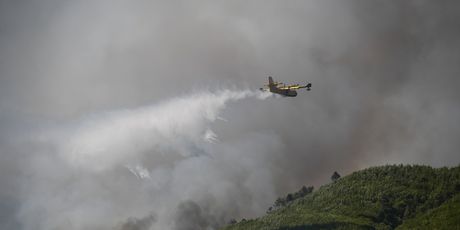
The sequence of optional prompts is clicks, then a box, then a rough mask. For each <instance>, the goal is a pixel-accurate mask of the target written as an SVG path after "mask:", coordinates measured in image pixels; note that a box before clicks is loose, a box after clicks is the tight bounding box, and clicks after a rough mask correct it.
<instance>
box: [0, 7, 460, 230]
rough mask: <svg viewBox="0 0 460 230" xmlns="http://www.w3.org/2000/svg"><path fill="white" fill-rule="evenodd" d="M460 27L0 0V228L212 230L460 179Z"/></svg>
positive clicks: (450, 12)
mask: <svg viewBox="0 0 460 230" xmlns="http://www.w3.org/2000/svg"><path fill="white" fill-rule="evenodd" d="M459 28H460V2H459V1H454V0H452V1H428V0H426V1H424V0H414V1H397V0H394V1H387V0H385V1H377V0H373V1H351V0H345V1H342V0H336V1H332V0H326V1H324V0H316V1H313V0H311V1H300V0H299V1H294V0H290V1H266V0H263V1H262V0H260V1H193V2H192V1H147V0H136V1H128V0H110V1H109V0H100V1H84V0H81V1H62V0H39V1H26V0H24V1H22V0H21V1H13V0H10V1H8V0H0V226H4V227H3V229H26V230H28V229H39V230H41V229H43V230H45V229H46V230H48V229H116V230H121V229H123V230H127V229H155V230H156V229H215V228H216V227H219V226H222V224H224V223H226V222H228V221H229V220H230V219H231V218H237V219H239V218H243V217H245V218H247V217H255V216H259V215H262V214H264V213H265V210H266V209H267V208H268V207H269V206H270V204H271V203H272V202H273V201H274V200H275V199H276V197H278V196H281V195H284V194H286V193H287V192H292V191H294V190H297V189H298V188H300V187H301V186H302V185H315V186H319V185H321V184H324V183H327V182H328V180H329V177H330V175H331V174H332V172H334V171H338V172H339V173H341V174H348V173H350V172H352V171H355V170H358V169H362V168H365V167H369V166H373V165H382V164H395V163H403V164H428V165H432V166H435V167H440V166H455V165H458V164H459V163H460V154H459V149H460V148H459V147H460V142H458V138H459V137H460V120H459V118H460V90H459V87H460V78H459V76H460V64H459V63H460V30H459ZM268 75H272V76H274V77H275V79H276V80H279V81H283V82H286V83H305V82H311V83H312V84H313V87H312V91H309V92H307V91H304V90H300V91H299V95H298V96H297V97H296V98H282V97H273V96H269V95H264V94H261V93H259V92H257V89H258V88H259V87H261V86H262V85H263V84H264V83H265V81H267V79H266V78H267V76H268Z"/></svg>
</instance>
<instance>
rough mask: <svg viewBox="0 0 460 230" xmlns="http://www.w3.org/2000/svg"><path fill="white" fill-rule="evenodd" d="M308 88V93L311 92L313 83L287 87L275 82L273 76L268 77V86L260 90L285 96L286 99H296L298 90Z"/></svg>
mask: <svg viewBox="0 0 460 230" xmlns="http://www.w3.org/2000/svg"><path fill="white" fill-rule="evenodd" d="M303 88H307V90H308V91H310V90H311V83H308V84H306V85H299V84H294V85H286V84H284V83H281V82H276V81H275V82H274V81H273V78H272V77H271V76H269V77H268V85H265V87H264V88H260V90H262V91H268V92H271V93H277V94H280V95H283V96H285V97H295V96H297V91H296V90H298V89H303Z"/></svg>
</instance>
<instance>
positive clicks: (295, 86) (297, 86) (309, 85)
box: [279, 83, 311, 89]
mask: <svg viewBox="0 0 460 230" xmlns="http://www.w3.org/2000/svg"><path fill="white" fill-rule="evenodd" d="M310 87H311V83H308V84H307V85H299V84H295V85H287V86H283V87H279V89H303V88H308V89H310Z"/></svg>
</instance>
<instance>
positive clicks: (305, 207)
mask: <svg viewBox="0 0 460 230" xmlns="http://www.w3.org/2000/svg"><path fill="white" fill-rule="evenodd" d="M458 194H460V166H457V167H453V168H446V167H444V168H431V167H429V166H410V165H408V166H403V165H393V166H380V167H373V168H369V169H365V170H362V171H358V172H354V173H352V174H351V175H348V176H346V177H343V178H341V179H339V180H337V181H336V182H333V183H330V184H327V185H324V186H322V187H321V188H319V189H318V190H317V191H315V192H313V193H310V194H308V195H306V196H305V197H303V198H299V199H296V200H293V201H291V202H290V203H288V204H286V205H285V206H284V207H281V208H278V209H276V210H274V211H271V212H269V213H268V214H267V215H266V216H263V217H260V218H257V219H254V220H248V221H241V222H239V223H237V224H232V225H230V226H227V227H226V228H224V229H225V230H239V229H267V230H268V229H331V228H332V229H394V228H396V227H398V226H400V227H401V228H412V229H413V228H414V227H417V226H419V225H420V226H421V224H422V223H423V222H421V221H420V220H421V219H427V218H428V219H429V221H430V223H433V224H434V226H436V225H439V226H438V228H442V226H443V225H450V227H452V225H455V226H456V227H460V226H459V221H457V220H456V218H455V216H458V214H456V213H458V212H459V210H458V208H459V198H458V197H459V195H458ZM443 218H447V219H449V220H451V221H450V222H445V221H442V220H443Z"/></svg>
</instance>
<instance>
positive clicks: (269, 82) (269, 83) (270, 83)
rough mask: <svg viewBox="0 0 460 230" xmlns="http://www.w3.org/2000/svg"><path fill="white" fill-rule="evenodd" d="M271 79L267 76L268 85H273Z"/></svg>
mask: <svg viewBox="0 0 460 230" xmlns="http://www.w3.org/2000/svg"><path fill="white" fill-rule="evenodd" d="M273 84H274V83H273V78H272V77H271V76H268V85H273Z"/></svg>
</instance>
